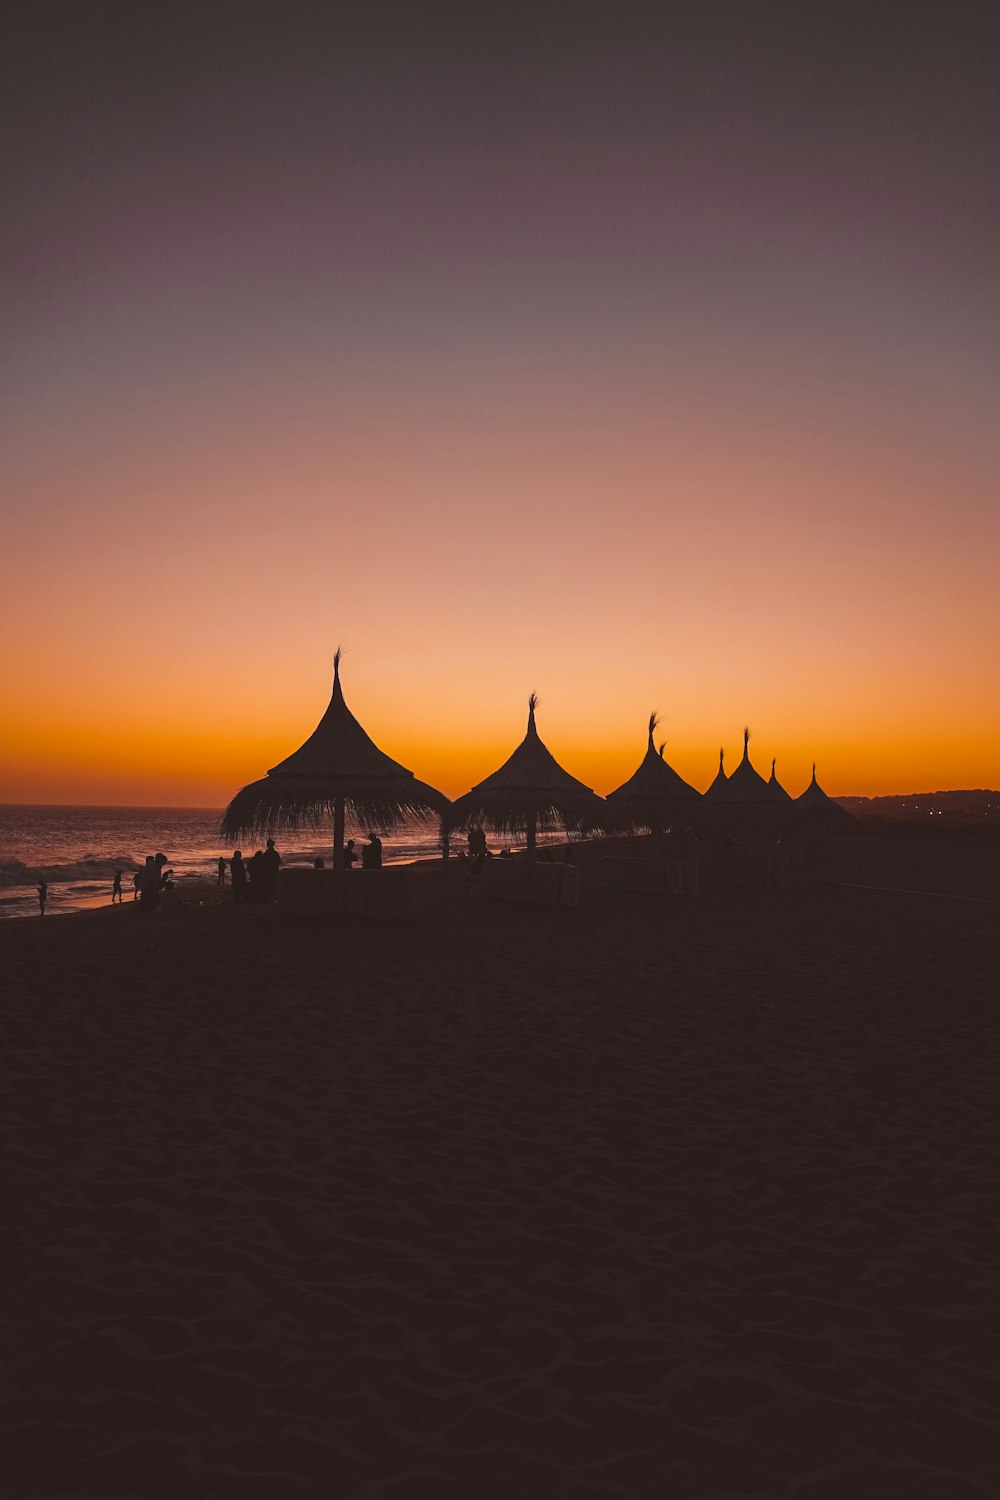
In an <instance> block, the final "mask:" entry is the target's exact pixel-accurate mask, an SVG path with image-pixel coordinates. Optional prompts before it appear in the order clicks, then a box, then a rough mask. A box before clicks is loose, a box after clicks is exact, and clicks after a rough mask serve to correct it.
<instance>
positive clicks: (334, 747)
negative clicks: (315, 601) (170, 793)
mask: <svg viewBox="0 0 1000 1500" xmlns="http://www.w3.org/2000/svg"><path fill="white" fill-rule="evenodd" d="M449 805H450V804H449V802H448V799H447V797H444V796H443V795H442V794H441V793H440V792H438V791H435V789H434V788H433V787H432V786H428V785H427V784H426V782H423V781H418V780H417V779H416V777H415V776H414V774H413V772H412V771H407V770H406V769H405V768H404V767H403V766H401V765H400V764H399V763H398V761H394V760H392V759H391V758H390V757H389V756H388V755H386V754H384V752H383V751H381V750H380V749H379V748H378V746H377V745H376V744H374V743H373V741H372V740H371V739H369V737H368V735H367V734H366V733H365V731H364V730H363V729H362V727H361V725H360V724H359V723H358V721H357V719H356V718H355V717H354V715H353V714H352V713H351V711H350V709H349V708H348V707H347V704H346V703H345V702H344V690H343V688H342V687H341V685H340V651H339V650H338V651H337V654H336V656H335V657H334V658H333V694H332V696H331V698H330V705H329V707H328V708H327V710H326V713H325V714H324V715H323V717H322V719H320V721H319V723H318V724H317V726H316V728H315V729H314V730H313V732H312V734H311V735H310V736H309V738H308V739H307V740H306V742H305V744H304V745H302V746H301V747H300V748H299V749H298V750H296V751H294V752H293V754H291V755H289V756H287V757H286V759H285V760H283V761H281V763H280V764H279V765H277V766H274V767H273V768H272V769H271V770H270V771H268V773H267V775H266V776H265V777H263V779H262V780H260V781H252V782H251V783H250V785H249V786H245V787H244V788H243V790H242V791H241V792H237V793H236V796H235V797H234V798H233V800H232V802H230V804H229V806H228V807H227V808H226V811H225V813H224V814H223V817H222V828H221V833H222V836H223V838H227V839H239V838H242V837H243V836H244V835H245V834H252V835H254V836H257V835H261V836H263V835H265V834H266V835H272V834H275V833H278V832H279V831H281V830H288V829H293V828H301V827H303V826H305V827H312V828H316V827H319V826H320V824H321V822H322V821H324V820H325V819H326V818H327V817H330V816H331V815H332V818H333V867H334V869H335V870H340V869H342V868H343V847H344V820H345V815H346V814H347V813H350V814H351V816H352V817H353V818H354V819H355V820H356V821H357V822H358V823H359V824H360V825H361V827H362V828H371V829H378V830H379V831H380V832H382V833H390V832H392V830H393V829H394V828H398V827H399V825H400V824H401V823H404V822H405V821H406V820H407V819H408V818H410V817H414V816H416V817H423V818H426V817H429V816H432V815H436V816H438V817H444V815H445V813H446V811H447V809H448V807H449Z"/></svg>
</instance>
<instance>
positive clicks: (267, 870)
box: [260, 839, 281, 901]
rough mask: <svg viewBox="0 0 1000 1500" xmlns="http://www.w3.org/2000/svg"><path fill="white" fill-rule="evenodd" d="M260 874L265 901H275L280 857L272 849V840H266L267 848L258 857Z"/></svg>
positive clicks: (273, 848)
mask: <svg viewBox="0 0 1000 1500" xmlns="http://www.w3.org/2000/svg"><path fill="white" fill-rule="evenodd" d="M260 863H261V873H262V875H263V877H264V878H263V881H262V885H263V891H262V894H263V897H264V900H265V901H275V900H277V896H278V871H279V870H280V869H281V855H280V854H279V853H278V851H277V849H276V848H275V847H274V839H268V841H267V848H266V849H265V850H264V853H263V854H262V855H261V857H260Z"/></svg>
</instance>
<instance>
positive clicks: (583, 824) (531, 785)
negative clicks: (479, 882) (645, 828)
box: [448, 693, 604, 859]
mask: <svg viewBox="0 0 1000 1500" xmlns="http://www.w3.org/2000/svg"><path fill="white" fill-rule="evenodd" d="M537 703H538V699H537V697H536V695H535V694H534V693H532V694H531V697H530V698H529V699H528V728H527V731H526V733H525V736H524V739H523V740H522V741H521V743H520V744H519V745H518V747H517V749H516V750H515V751H514V753H513V755H512V756H511V757H510V759H509V760H506V761H504V763H503V765H502V766H501V767H500V769H499V770H498V771H494V772H493V774H492V776H487V778H486V780H485V781H480V782H479V783H478V785H477V786H474V787H473V788H472V790H471V791H468V792H466V793H465V795H464V797H458V798H457V799H456V800H455V802H453V803H452V806H451V811H450V813H449V815H448V822H449V824H450V826H451V827H452V828H459V827H461V828H468V827H469V826H470V825H471V826H473V827H475V826H477V825H480V824H482V825H484V826H485V827H487V828H489V829H491V830H492V831H493V832H494V833H496V834H505V833H509V834H518V833H523V834H524V835H525V839H526V842H527V846H528V858H529V859H534V857H535V835H536V834H537V833H548V832H551V831H553V830H554V829H557V828H562V829H565V830H566V831H567V832H571V831H572V832H575V833H585V832H589V831H591V830H593V829H595V828H603V827H604V804H603V802H602V799H601V798H600V797H598V796H597V795H596V794H595V793H594V792H592V791H591V789H590V787H587V786H584V784H583V782H582V781H577V779H576V777H575V776H571V775H570V774H569V772H568V771H564V770H563V768H562V766H561V765H559V763H558V761H556V759H555V757H554V756H553V755H552V754H551V752H550V751H549V750H547V749H546V747H545V746H544V745H543V744H542V742H541V740H540V739H539V738H538V730H537V729H536V728H535V708H536V706H537Z"/></svg>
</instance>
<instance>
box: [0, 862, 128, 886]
mask: <svg viewBox="0 0 1000 1500" xmlns="http://www.w3.org/2000/svg"><path fill="white" fill-rule="evenodd" d="M138 868H139V865H138V863H137V862H136V860H134V859H132V858H131V857H129V856H126V855H123V856H122V857H121V858H120V859H97V858H96V857H94V856H85V857H84V858H83V859H77V860H73V861H72V862H71V863H69V864H64V865H26V864H22V862H21V860H19V859H8V860H0V890H6V889H8V888H10V887H11V886H18V885H37V884H38V882H39V880H44V881H46V882H47V883H48V884H49V885H57V884H60V883H62V882H65V881H67V880H113V879H114V874H115V871H116V870H121V872H122V874H123V875H125V874H131V873H132V872H133V871H135V870H138Z"/></svg>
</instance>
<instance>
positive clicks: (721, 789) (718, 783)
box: [705, 749, 729, 802]
mask: <svg viewBox="0 0 1000 1500" xmlns="http://www.w3.org/2000/svg"><path fill="white" fill-rule="evenodd" d="M725 758H726V752H725V750H721V749H720V751H719V769H718V772H717V773H716V777H715V780H714V781H713V782H712V785H711V786H710V787H709V789H708V791H707V792H706V793H705V796H706V797H711V798H712V800H713V802H714V801H717V800H718V799H719V798H720V797H722V796H723V794H724V793H725V790H726V786H727V785H728V783H729V777H728V776H727V775H726V773H725V771H724V770H723V765H722V763H723V761H724V760H725Z"/></svg>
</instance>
